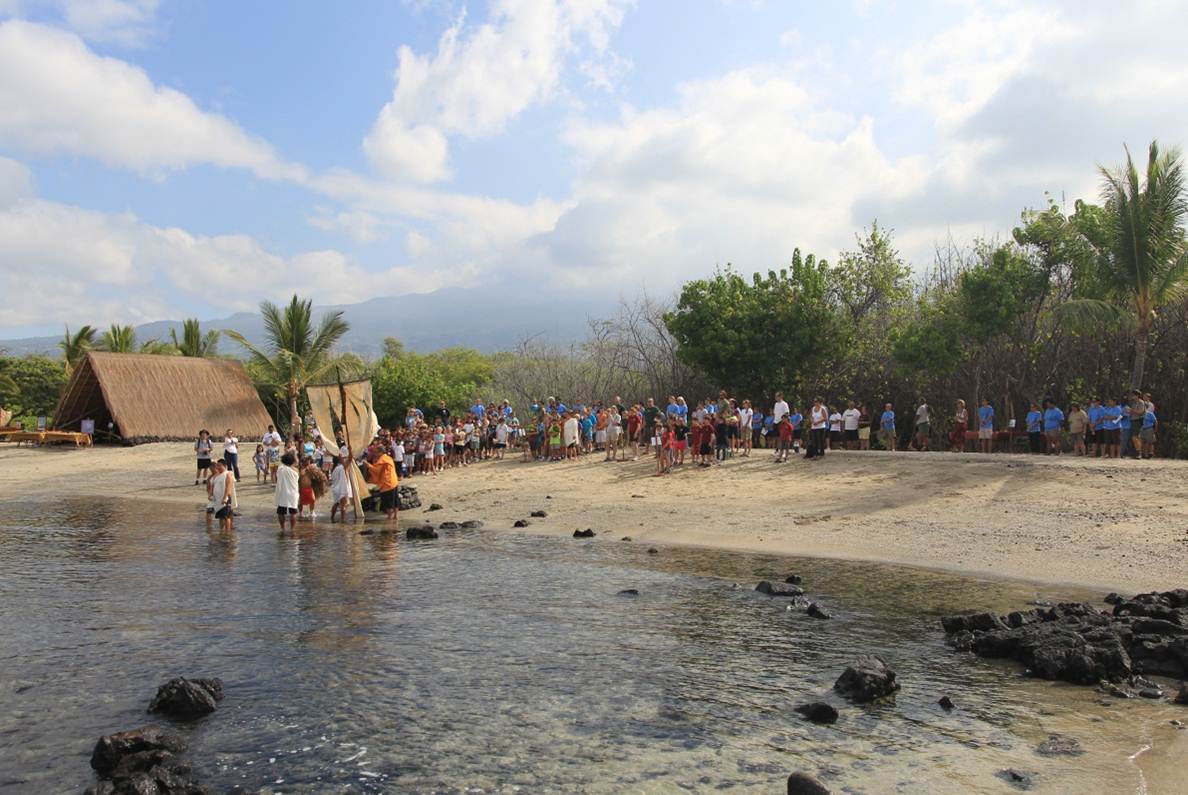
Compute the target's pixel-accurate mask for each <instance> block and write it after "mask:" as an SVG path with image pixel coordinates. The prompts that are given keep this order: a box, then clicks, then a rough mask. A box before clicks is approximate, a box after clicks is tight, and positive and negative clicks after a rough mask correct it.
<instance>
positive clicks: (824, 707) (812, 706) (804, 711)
mask: <svg viewBox="0 0 1188 795" xmlns="http://www.w3.org/2000/svg"><path fill="white" fill-rule="evenodd" d="M796 711H797V712H799V713H800V714H801V715H803V716H805V717H806V718H808V719H809V720H810V721H812V722H813V723H836V722H837V709H836V708H834V706H833V705H832V704H826V703H825V702H824V701H813V702H812V703H809V704H801V705H800V706H799V707H797V708H796Z"/></svg>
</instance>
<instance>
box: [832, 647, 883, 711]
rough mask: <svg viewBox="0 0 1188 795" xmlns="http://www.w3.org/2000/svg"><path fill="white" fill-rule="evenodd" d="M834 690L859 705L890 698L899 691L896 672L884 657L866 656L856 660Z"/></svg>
mask: <svg viewBox="0 0 1188 795" xmlns="http://www.w3.org/2000/svg"><path fill="white" fill-rule="evenodd" d="M833 689H834V690H836V691H837V692H838V693H840V694H841V695H843V696H845V697H846V698H848V699H850V700H851V701H854V702H856V703H859V704H864V703H867V702H870V701H875V700H876V699H880V698H883V697H885V696H889V695H891V694H892V693H894V692H895V691H896V690H898V689H899V683H898V682H897V681H895V671H893V670H891V669H890V668H888V667H887V663H886V662H885V661H884V660H883V658H882V657H878V656H875V655H873V654H866V655H863V656H861V657H859V658H858V659H856V660H854V662H853V663H851V664H850V666H849V667H848V668H846V670H845V671H843V672H842V675H841V676H839V677H838V678H837V681H836V682H834V683H833Z"/></svg>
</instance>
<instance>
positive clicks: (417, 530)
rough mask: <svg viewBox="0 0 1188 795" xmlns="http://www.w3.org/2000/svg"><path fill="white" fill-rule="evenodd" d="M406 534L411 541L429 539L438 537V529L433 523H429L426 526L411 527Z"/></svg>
mask: <svg viewBox="0 0 1188 795" xmlns="http://www.w3.org/2000/svg"><path fill="white" fill-rule="evenodd" d="M404 535H405V538H408V539H409V540H411V541H428V540H431V539H434V538H437V531H436V530H434V529H433V525H428V524H427V525H425V526H424V527H410V528H408V530H406V531H405V532H404Z"/></svg>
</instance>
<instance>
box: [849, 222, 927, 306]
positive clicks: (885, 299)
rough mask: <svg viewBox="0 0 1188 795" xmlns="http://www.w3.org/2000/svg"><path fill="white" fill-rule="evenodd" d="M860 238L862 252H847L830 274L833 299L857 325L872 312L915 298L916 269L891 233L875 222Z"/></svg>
mask: <svg viewBox="0 0 1188 795" xmlns="http://www.w3.org/2000/svg"><path fill="white" fill-rule="evenodd" d="M856 238H857V242H858V249H857V250H856V251H843V252H842V253H841V254H840V255H839V256H838V259H837V265H835V266H834V267H833V268H832V269H831V270H830V272H829V296H830V299H831V300H832V301H833V302H834V303H836V304H837V305H838V307H839V308H840V309H842V310H843V311H844V312H845V313H846V315H848V317H849V319H850V321H851V322H852V323H854V324H858V323H860V322H861V321H862V320H864V319H865V318H866V317H867V316H869V315H870V314H871V313H872V312H875V311H878V310H884V311H886V310H889V309H892V308H894V307H896V306H898V305H900V304H902V303H903V302H904V301H906V300H908V299H909V298H911V295H912V287H911V277H912V269H911V268H910V267H909V266H908V265H907V263H905V262H904V261H903V259H902V258H901V257H900V256H899V252H898V251H897V250H896V249H895V245H894V243H893V242H892V240H891V234H890V232H888V231H886V230H883V229H881V228H880V227H879V222H878V221H875V222H874V223H872V224H871V226H870V230H869V231H866V232H865V234H864V235H858V236H856Z"/></svg>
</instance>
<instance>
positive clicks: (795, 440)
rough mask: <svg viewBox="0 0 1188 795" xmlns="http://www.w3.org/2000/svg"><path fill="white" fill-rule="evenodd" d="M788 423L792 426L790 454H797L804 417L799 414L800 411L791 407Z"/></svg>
mask: <svg viewBox="0 0 1188 795" xmlns="http://www.w3.org/2000/svg"><path fill="white" fill-rule="evenodd" d="M788 422H789V423H791V425H792V452H793V453H796V454H799V453H800V437H801V434H802V428H801V426H802V425H804V415H803V414H801V413H800V409H798V408H796V407H795V406H793V407H792V414H791V415H790V416H789V417H788Z"/></svg>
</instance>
